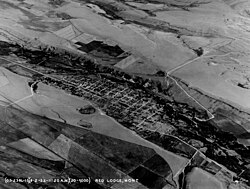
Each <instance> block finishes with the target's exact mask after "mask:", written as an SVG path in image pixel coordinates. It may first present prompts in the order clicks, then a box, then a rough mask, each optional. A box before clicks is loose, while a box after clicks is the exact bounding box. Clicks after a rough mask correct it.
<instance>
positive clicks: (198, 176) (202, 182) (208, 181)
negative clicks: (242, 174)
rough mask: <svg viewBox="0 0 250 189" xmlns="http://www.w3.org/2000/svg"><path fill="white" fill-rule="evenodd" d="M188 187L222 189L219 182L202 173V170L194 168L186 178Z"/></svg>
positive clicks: (193, 188)
mask: <svg viewBox="0 0 250 189" xmlns="http://www.w3.org/2000/svg"><path fill="white" fill-rule="evenodd" d="M187 179H188V186H189V188H190V189H201V188H202V189H224V188H225V187H224V186H223V185H222V183H221V182H220V181H218V180H217V179H216V178H214V177H213V176H212V175H210V174H208V173H207V172H205V171H203V170H202V169H199V168H195V169H194V170H193V171H192V173H190V175H189V176H188V178H187Z"/></svg>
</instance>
